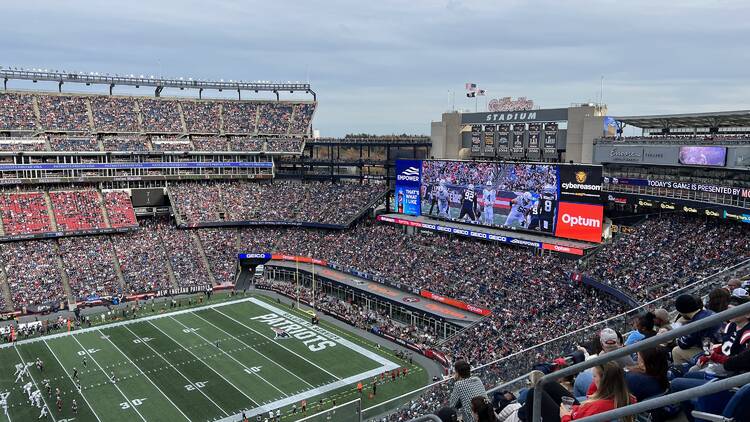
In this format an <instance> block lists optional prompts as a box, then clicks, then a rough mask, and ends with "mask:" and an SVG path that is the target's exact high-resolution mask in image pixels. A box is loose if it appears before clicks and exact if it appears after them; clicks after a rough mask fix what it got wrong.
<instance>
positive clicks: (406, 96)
mask: <svg viewBox="0 0 750 422" xmlns="http://www.w3.org/2000/svg"><path fill="white" fill-rule="evenodd" d="M748 15H750V2H748V1H746V0H740V1H721V0H703V1H693V0H677V1H672V0H659V1H653V0H646V1H643V0H621V1H612V0H598V1H579V0H564V1H562V0H555V1H546V0H545V1H515V0H513V1H506V0H496V1H462V0H441V1H423V0H408V1H392V0H378V1H366V2H365V1H353V0H349V1H346V0H342V1H340V0H328V1H316V0H307V1H302V0H298V1H289V0H275V1H265V2H258V1H251V0H201V1H194V0H182V1H175V0H151V1H143V0H129V1H127V2H125V1H122V2H115V1H104V0H100V1H93V0H90V1H77V0H66V1H64V2H60V1H59V0H34V1H26V2H21V1H18V0H14V1H11V2H6V3H5V4H3V7H2V17H3V24H2V25H0V39H2V40H3V41H2V44H0V65H1V66H5V67H8V66H10V67H24V68H46V69H50V70H52V69H57V70H67V71H84V72H99V73H112V74H114V73H118V74H131V73H132V74H136V75H140V74H143V75H162V76H165V77H184V78H188V77H192V78H203V79H224V80H230V79H234V80H240V79H241V80H246V81H255V80H270V81H278V82H286V81H292V82H294V81H309V82H310V83H311V85H312V88H313V89H314V90H315V91H316V93H317V94H318V101H319V106H318V109H317V111H316V115H315V118H314V121H313V127H314V128H315V129H319V130H320V132H321V135H322V136H343V135H345V134H347V133H372V134H394V133H397V134H399V133H409V134H426V135H429V131H430V122H431V121H437V120H440V117H441V113H444V112H446V111H449V110H451V109H453V104H455V108H456V109H459V110H470V111H474V109H475V106H476V107H477V109H478V110H479V111H482V109H484V108H485V101H486V100H488V99H491V98H501V97H507V96H510V97H514V98H515V97H520V96H525V97H527V98H530V99H533V100H534V102H535V104H536V105H537V106H539V107H541V108H553V107H567V106H569V105H570V104H571V103H581V102H597V101H599V99H600V97H601V98H602V100H603V102H604V103H606V104H607V105H608V107H609V114H610V115H614V116H617V115H635V114H653V113H688V112H701V111H720V110H738V109H750V104H749V103H750V49H749V48H748V45H747V44H748V40H750V19H748V18H747V17H748ZM602 78H603V81H604V84H603V85H604V89H603V93H602V92H601V85H602V84H601V82H602ZM466 82H473V83H476V84H477V85H478V86H479V87H480V88H483V89H485V90H486V92H487V97H484V98H480V99H479V100H478V101H477V102H476V103H475V101H474V100H473V99H468V98H466V96H465V89H464V84H465V83H466ZM9 89H43V90H56V89H57V86H56V85H51V84H48V85H45V84H41V83H40V84H36V85H31V83H23V82H18V81H15V82H13V81H11V82H9ZM64 89H67V90H70V91H76V92H79V91H91V90H92V89H95V90H99V91H101V92H105V90H106V87H97V88H87V87H85V86H72V85H71V86H64ZM115 92H116V93H117V92H119V93H123V94H130V93H135V94H139V95H152V94H153V91H152V90H151V89H146V88H142V89H140V90H138V91H134V90H133V89H130V90H128V89H126V88H117V89H116V91H115ZM162 95H163V96H177V95H195V96H197V93H189V92H180V91H174V92H173V91H169V90H165V91H164V93H163V94H162ZM213 95H215V96H227V95H230V94H227V93H223V94H218V93H215V94H213ZM248 95H249V93H248V94H246V95H245V96H243V98H248ZM260 97H262V98H268V96H265V97H264V96H262V95H261V96H260ZM282 98H288V99H293V98H305V99H309V98H310V97H309V96H306V95H300V94H294V95H289V94H287V95H286V96H285V97H282ZM453 98H455V102H454V101H453Z"/></svg>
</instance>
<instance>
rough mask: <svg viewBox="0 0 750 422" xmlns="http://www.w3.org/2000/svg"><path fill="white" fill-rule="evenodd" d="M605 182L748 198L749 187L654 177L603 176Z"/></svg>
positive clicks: (749, 193)
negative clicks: (656, 178) (657, 178)
mask: <svg viewBox="0 0 750 422" xmlns="http://www.w3.org/2000/svg"><path fill="white" fill-rule="evenodd" d="M603 180H604V183H605V184H612V185H628V186H650V187H653V188H666V189H669V190H687V191H691V192H707V193H719V194H723V195H731V196H732V197H734V198H737V199H740V198H750V188H740V187H735V186H720V185H712V184H708V183H695V182H683V181H678V180H655V179H631V178H624V177H605V178H604V179H603Z"/></svg>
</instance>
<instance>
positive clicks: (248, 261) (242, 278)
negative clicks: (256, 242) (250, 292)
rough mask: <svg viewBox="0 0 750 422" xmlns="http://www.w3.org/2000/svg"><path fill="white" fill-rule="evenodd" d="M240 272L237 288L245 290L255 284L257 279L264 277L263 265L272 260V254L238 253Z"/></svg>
mask: <svg viewBox="0 0 750 422" xmlns="http://www.w3.org/2000/svg"><path fill="white" fill-rule="evenodd" d="M237 259H238V261H239V271H240V272H239V274H238V276H237V281H236V283H235V287H234V288H235V290H245V289H249V288H251V287H252V286H253V284H254V283H255V281H256V280H257V279H260V278H262V277H263V267H264V265H265V263H266V262H268V261H270V260H271V254H263V253H256V254H251V253H241V254H239V255H237Z"/></svg>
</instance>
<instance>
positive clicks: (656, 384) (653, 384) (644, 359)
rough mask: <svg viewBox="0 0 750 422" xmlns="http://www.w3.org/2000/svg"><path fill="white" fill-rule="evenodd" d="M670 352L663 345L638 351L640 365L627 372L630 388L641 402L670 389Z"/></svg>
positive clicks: (626, 377) (626, 379) (626, 376)
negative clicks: (668, 375)
mask: <svg viewBox="0 0 750 422" xmlns="http://www.w3.org/2000/svg"><path fill="white" fill-rule="evenodd" d="M668 371H669V353H668V351H667V349H665V348H663V347H660V346H659V347H654V348H652V349H645V350H641V351H640V352H638V365H637V366H636V367H634V368H631V369H630V371H628V372H627V373H626V374H625V381H626V382H627V384H628V390H630V392H631V393H632V394H633V396H635V398H636V399H637V400H638V401H639V402H640V401H643V400H646V399H648V398H650V397H654V396H657V395H659V394H663V393H664V392H665V391H667V390H668V389H669V380H668V379H667V372H668Z"/></svg>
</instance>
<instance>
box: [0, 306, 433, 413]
mask: <svg viewBox="0 0 750 422" xmlns="http://www.w3.org/2000/svg"><path fill="white" fill-rule="evenodd" d="M305 316H306V315H305V314H303V313H300V312H299V311H297V310H294V311H292V310H291V309H290V308H289V306H288V305H282V304H277V303H276V302H273V301H271V300H270V299H267V298H259V297H248V298H243V299H238V300H232V301H229V302H223V303H219V304H214V305H205V306H201V307H197V308H193V309H185V310H181V311H176V312H170V313H165V314H160V315H153V316H148V317H143V318H140V319H135V320H126V321H120V322H116V323H113V324H110V325H106V326H102V327H92V328H86V329H81V330H78V331H75V332H71V333H63V334H56V335H51V336H46V337H40V338H33V339H28V340H22V341H18V342H16V344H15V345H8V344H4V345H2V346H0V347H1V348H0V394H3V395H6V394H7V403H8V410H7V414H6V413H5V412H3V411H2V409H0V421H6V420H7V421H32V420H37V419H38V418H39V416H40V412H41V409H39V408H38V407H36V406H34V405H32V404H30V403H29V400H28V395H27V392H25V391H24V389H23V386H24V384H27V383H28V382H31V384H32V388H31V391H35V390H37V389H39V390H40V391H41V393H42V399H43V401H42V404H46V405H47V407H48V408H49V416H48V417H47V419H46V420H50V421H56V422H70V421H72V420H75V421H216V420H221V421H236V420H239V416H240V415H241V414H242V412H245V413H246V415H247V416H249V417H252V419H253V420H255V415H258V414H263V417H266V416H267V415H268V411H269V410H274V412H275V410H276V409H281V412H282V413H281V415H282V420H296V419H298V418H301V417H302V414H301V411H297V412H296V413H293V410H292V409H293V406H296V407H297V409H299V408H300V404H301V401H302V400H303V399H306V400H307V401H308V403H309V404H308V408H309V409H308V414H310V413H312V412H314V411H318V410H324V409H326V408H330V407H331V406H332V405H333V403H332V401H331V399H332V398H335V399H337V404H342V403H344V402H345V401H349V400H353V399H357V398H362V399H363V406H367V405H368V404H367V400H368V398H367V392H369V391H370V390H371V389H370V387H369V386H370V385H371V384H372V381H373V378H374V377H376V376H378V377H379V376H380V375H381V374H382V373H383V372H384V371H390V370H392V369H395V368H398V367H402V366H407V367H408V368H409V374H408V376H407V377H405V378H408V380H406V379H405V380H403V381H402V385H401V386H400V387H395V385H396V384H398V382H400V381H398V380H397V381H396V382H394V383H393V385H394V387H391V386H389V385H387V384H388V383H387V382H386V383H384V384H383V387H381V386H378V388H379V390H378V393H379V395H380V397H379V398H382V399H385V398H387V397H385V396H384V394H387V392H389V390H390V393H391V394H390V395H391V396H393V395H396V394H398V393H402V392H405V391H409V389H412V388H414V387H416V386H419V385H422V384H424V381H426V374H425V373H424V371H423V370H422V368H420V367H417V366H416V365H408V364H407V363H406V362H403V361H400V360H398V359H396V358H395V356H393V355H390V354H389V353H386V352H385V351H382V352H381V351H378V350H377V349H376V348H374V347H372V345H370V344H368V343H366V342H365V341H363V340H362V339H361V338H358V337H355V336H352V335H350V334H348V333H346V332H343V331H340V330H337V329H335V328H333V327H321V326H313V325H311V324H310V321H309V318H306V317H305ZM334 331H336V333H334ZM37 359H41V361H42V362H43V368H42V370H39V369H38V368H37V367H36V365H35V364H34V362H35V361H36V360H37ZM18 364H27V365H29V366H28V370H29V375H27V376H26V377H24V378H23V380H20V381H16V378H17V376H16V375H14V372H15V371H16V365H18ZM45 380H48V381H49V386H50V390H51V392H50V393H48V392H47V388H46V387H45V384H46V383H45ZM386 380H387V381H389V380H388V379H386ZM359 381H362V383H363V384H365V385H366V386H368V387H367V389H366V390H365V394H363V395H360V394H359V393H358V392H357V390H356V388H355V387H354V386H356V384H357V383H358V382H359ZM407 381H408V382H407ZM57 389H59V390H60V394H59V397H60V400H61V402H62V410H61V411H58V406H57V398H56V396H57V393H56V390H57ZM319 399H324V400H325V402H324V404H323V405H319V402H318V400H319ZM369 399H370V402H371V403H375V401H372V399H373V397H372V396H370V398H369ZM73 400H75V401H76V403H77V405H78V406H77V407H78V412H77V413H74V412H73V408H72V403H73ZM337 416H339V417H337V418H335V420H347V418H346V417H344V415H337ZM42 420H45V419H44V418H42ZM350 420H351V419H350Z"/></svg>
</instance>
